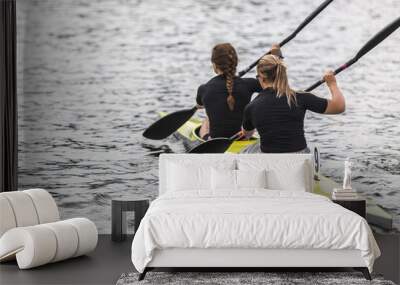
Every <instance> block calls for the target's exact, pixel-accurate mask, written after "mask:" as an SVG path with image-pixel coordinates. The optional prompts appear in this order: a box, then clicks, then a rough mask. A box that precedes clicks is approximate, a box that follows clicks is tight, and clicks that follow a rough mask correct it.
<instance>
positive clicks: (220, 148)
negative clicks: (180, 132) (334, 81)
mask: <svg viewBox="0 0 400 285" xmlns="http://www.w3.org/2000/svg"><path fill="white" fill-rule="evenodd" d="M399 26H400V17H399V18H398V19H396V20H395V21H394V22H392V23H391V24H390V25H388V26H386V27H385V28H384V29H383V30H381V31H380V32H379V33H377V34H376V35H375V36H374V37H373V38H371V39H370V40H369V41H368V42H367V43H366V44H365V45H364V46H363V47H362V48H361V49H360V50H359V51H358V53H357V54H356V56H355V57H353V58H352V59H350V60H349V61H348V62H346V63H345V64H343V65H342V66H340V67H339V68H338V69H336V70H335V74H338V73H339V72H341V71H343V70H345V69H346V68H348V67H349V66H351V65H353V64H354V63H356V62H357V61H358V60H359V59H360V58H361V57H362V56H364V55H365V54H366V53H368V52H369V51H370V50H372V49H373V48H374V47H376V46H377V45H378V44H379V43H380V42H382V41H383V40H384V39H386V38H387V37H388V36H389V35H390V34H391V33H393V32H394V31H395V30H396V29H397V28H398V27H399ZM322 83H324V80H323V79H321V80H319V81H317V82H316V83H314V84H313V85H311V86H310V87H308V88H307V89H306V90H305V91H307V92H309V91H311V90H313V89H315V88H317V87H318V86H319V85H321V84H322ZM233 141H234V140H232V138H218V139H211V140H209V141H206V142H203V143H202V144H200V145H198V146H196V147H194V148H193V149H191V150H190V151H189V153H223V152H225V151H226V150H227V149H228V148H229V146H230V145H231V144H232V143H233Z"/></svg>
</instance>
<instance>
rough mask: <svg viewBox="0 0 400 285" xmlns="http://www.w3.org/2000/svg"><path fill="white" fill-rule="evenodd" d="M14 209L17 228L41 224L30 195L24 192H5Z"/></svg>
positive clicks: (4, 195)
mask: <svg viewBox="0 0 400 285" xmlns="http://www.w3.org/2000/svg"><path fill="white" fill-rule="evenodd" d="M1 195H2V196H3V197H4V198H6V199H7V200H8V202H9V203H10V205H11V208H12V209H13V213H14V216H15V221H16V225H17V227H26V226H33V225H37V224H38V223H39V219H38V215H37V212H36V209H35V205H34V204H33V201H32V199H31V198H30V196H29V195H27V194H26V193H24V192H22V191H13V192H3V193H1Z"/></svg>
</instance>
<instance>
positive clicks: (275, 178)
mask: <svg viewBox="0 0 400 285" xmlns="http://www.w3.org/2000/svg"><path fill="white" fill-rule="evenodd" d="M306 174H307V171H306V165H305V163H304V162H303V163H297V164H292V165H291V167H290V168H288V167H284V168H280V167H277V168H275V169H270V170H269V171H268V174H267V177H268V188H269V189H272V190H285V191H301V192H306V191H307V189H308V181H307V179H306V177H307V176H306Z"/></svg>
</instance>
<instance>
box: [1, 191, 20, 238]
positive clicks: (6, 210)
mask: <svg viewBox="0 0 400 285" xmlns="http://www.w3.org/2000/svg"><path fill="white" fill-rule="evenodd" d="M16 226H17V222H16V221H15V216H14V211H13V209H12V207H11V204H10V202H9V201H8V199H7V198H6V197H4V196H2V195H1V194H0V237H1V236H2V235H3V234H4V233H5V232H6V231H8V230H9V229H12V228H15V227H16Z"/></svg>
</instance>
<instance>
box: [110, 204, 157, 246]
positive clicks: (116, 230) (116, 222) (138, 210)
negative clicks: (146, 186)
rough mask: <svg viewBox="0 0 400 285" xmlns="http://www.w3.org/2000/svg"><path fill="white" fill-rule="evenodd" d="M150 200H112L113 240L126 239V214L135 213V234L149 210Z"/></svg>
mask: <svg viewBox="0 0 400 285" xmlns="http://www.w3.org/2000/svg"><path fill="white" fill-rule="evenodd" d="M149 204H150V201H149V200H112V201H111V239H112V240H113V241H123V240H125V239H126V212H134V213H135V232H136V230H137V229H138V227H139V224H140V221H141V220H142V219H143V217H144V215H145V214H146V211H147V209H148V208H149Z"/></svg>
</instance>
